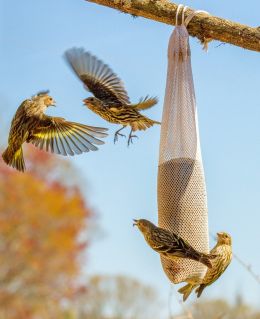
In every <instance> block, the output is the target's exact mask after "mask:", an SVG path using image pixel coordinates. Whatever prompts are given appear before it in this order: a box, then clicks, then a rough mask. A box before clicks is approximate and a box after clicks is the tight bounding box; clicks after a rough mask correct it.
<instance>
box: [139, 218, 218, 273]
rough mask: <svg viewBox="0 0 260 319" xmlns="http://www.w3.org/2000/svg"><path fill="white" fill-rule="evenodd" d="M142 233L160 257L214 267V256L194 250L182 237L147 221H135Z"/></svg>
mask: <svg viewBox="0 0 260 319" xmlns="http://www.w3.org/2000/svg"><path fill="white" fill-rule="evenodd" d="M134 225H136V226H137V227H138V228H139V230H140V231H141V232H142V234H143V236H144V238H145V240H146V242H147V243H148V245H149V246H150V247H151V248H152V249H153V250H155V251H156V252H158V253H159V254H160V255H162V256H164V257H166V258H169V259H171V260H176V259H177V258H188V259H192V260H196V261H198V262H201V263H203V264H204V265H206V266H207V267H209V268H210V267H212V261H211V259H213V260H214V258H215V257H216V256H215V255H214V254H204V253H201V252H199V251H197V250H196V249H194V248H193V247H192V246H191V245H190V244H189V243H188V242H187V241H186V240H184V239H183V238H181V237H180V236H178V235H176V234H174V233H172V232H170V231H168V230H166V229H163V228H160V227H157V226H155V225H154V224H153V223H151V222H150V221H148V220H146V219H139V220H134Z"/></svg>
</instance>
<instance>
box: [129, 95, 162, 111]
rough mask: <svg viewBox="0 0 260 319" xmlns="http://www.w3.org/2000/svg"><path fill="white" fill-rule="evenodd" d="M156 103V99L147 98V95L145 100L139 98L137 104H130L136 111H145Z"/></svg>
mask: <svg viewBox="0 0 260 319" xmlns="http://www.w3.org/2000/svg"><path fill="white" fill-rule="evenodd" d="M157 103H158V99H157V97H149V96H148V95H147V96H146V97H145V98H141V99H140V101H139V102H138V103H137V104H132V107H134V108H136V109H138V110H147V109H149V108H151V107H152V106H154V105H155V104H157Z"/></svg>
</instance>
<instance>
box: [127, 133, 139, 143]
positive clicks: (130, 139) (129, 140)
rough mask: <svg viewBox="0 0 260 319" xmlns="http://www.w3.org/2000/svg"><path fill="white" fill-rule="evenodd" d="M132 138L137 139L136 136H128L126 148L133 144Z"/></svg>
mask: <svg viewBox="0 0 260 319" xmlns="http://www.w3.org/2000/svg"><path fill="white" fill-rule="evenodd" d="M133 138H139V137H138V136H137V135H132V134H131V133H130V134H129V137H128V141H127V146H130V143H131V144H133V140H132V139H133Z"/></svg>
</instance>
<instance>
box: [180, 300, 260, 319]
mask: <svg viewBox="0 0 260 319" xmlns="http://www.w3.org/2000/svg"><path fill="white" fill-rule="evenodd" d="M190 312H191V314H192V317H191V318H193V319H260V311H257V310H256V309H254V308H253V307H252V306H250V305H247V304H246V303H245V302H244V301H243V298H242V296H241V295H240V294H238V295H237V298H236V302H235V303H234V304H233V305H231V304H230V303H228V302H227V301H226V300H223V299H215V300H207V301H198V302H195V303H194V304H193V305H192V306H191V308H190ZM174 318H176V319H177V318H183V319H184V318H185V313H183V314H182V315H180V316H176V317H174Z"/></svg>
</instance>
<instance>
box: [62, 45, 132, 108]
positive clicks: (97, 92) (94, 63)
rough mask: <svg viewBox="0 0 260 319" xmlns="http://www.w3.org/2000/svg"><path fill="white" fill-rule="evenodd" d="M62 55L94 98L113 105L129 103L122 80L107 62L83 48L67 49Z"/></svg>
mask: <svg viewBox="0 0 260 319" xmlns="http://www.w3.org/2000/svg"><path fill="white" fill-rule="evenodd" d="M64 56H65V60H66V61H67V63H68V64H69V66H70V67H71V68H72V70H73V71H74V72H75V73H76V75H77V76H78V77H79V78H80V80H81V81H82V82H83V83H84V85H85V87H86V89H87V90H89V91H90V92H92V93H93V94H94V96H95V97H96V98H98V99H100V100H103V101H106V102H108V103H111V104H112V103H113V104H115V105H117V104H119V105H121V104H130V101H129V97H128V95H127V92H126V90H125V88H124V84H123V82H122V81H121V80H120V78H119V77H118V76H117V75H116V74H115V73H114V72H113V71H112V70H111V69H110V67H109V66H108V65H107V64H104V63H103V62H102V61H101V60H99V59H97V58H96V57H95V56H94V55H92V54H90V53H89V52H85V51H84V49H83V48H72V49H70V50H67V51H66V52H65V55H64Z"/></svg>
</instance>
